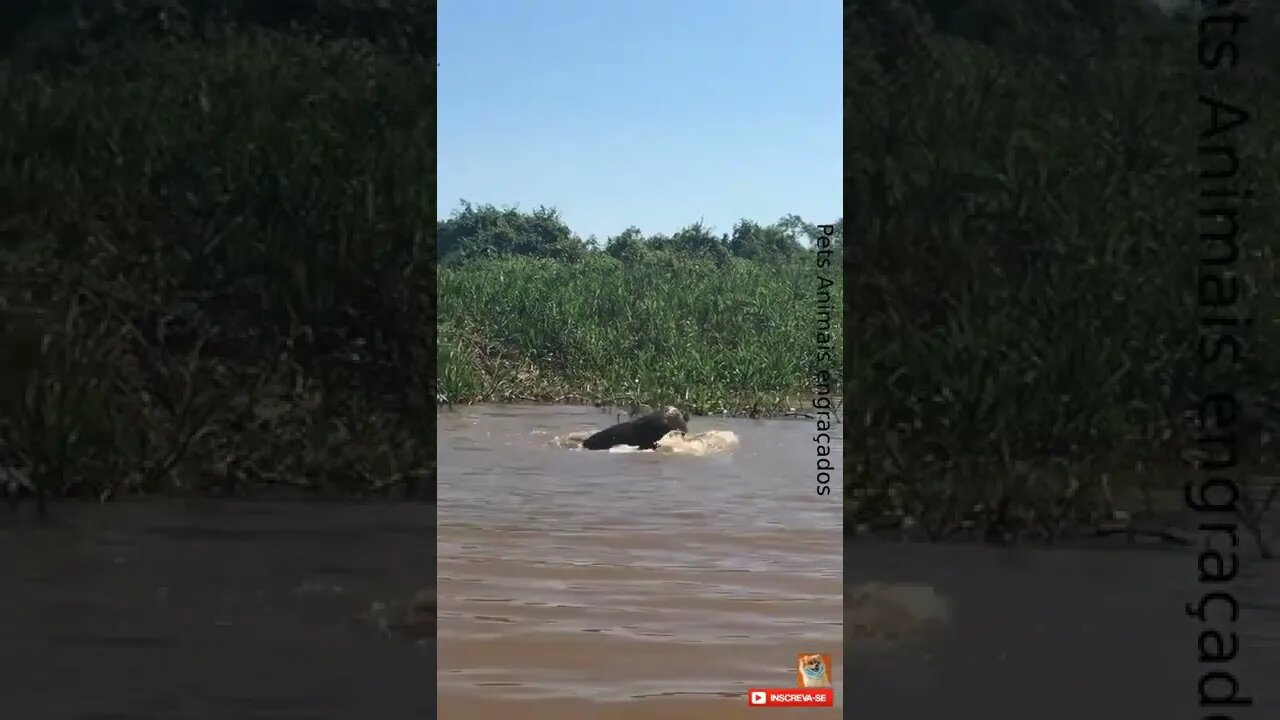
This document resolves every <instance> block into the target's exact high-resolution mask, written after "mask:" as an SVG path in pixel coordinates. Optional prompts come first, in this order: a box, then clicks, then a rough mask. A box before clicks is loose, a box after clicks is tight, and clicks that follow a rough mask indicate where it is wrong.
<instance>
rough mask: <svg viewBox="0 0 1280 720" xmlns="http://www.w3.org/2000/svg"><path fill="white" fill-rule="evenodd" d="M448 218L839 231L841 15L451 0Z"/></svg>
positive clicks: (744, 2)
mask: <svg viewBox="0 0 1280 720" xmlns="http://www.w3.org/2000/svg"><path fill="white" fill-rule="evenodd" d="M438 12H439V15H438V18H439V35H438V38H439V40H438V46H439V55H440V58H439V59H440V68H439V69H438V71H437V72H438V73H439V79H438V82H439V85H438V97H439V103H438V107H439V114H438V118H439V125H438V138H439V142H438V146H439V161H438V175H437V177H438V182H439V191H438V192H439V195H438V199H439V215H440V217H441V218H444V217H448V215H449V214H450V213H451V212H452V211H453V210H455V209H457V208H458V205H459V199H463V198H465V199H466V200H468V201H470V202H473V203H477V204H482V203H493V204H495V205H499V206H507V205H518V206H519V207H520V208H521V209H522V210H532V209H533V208H535V207H536V206H538V205H548V206H555V207H557V208H558V209H559V210H560V211H561V214H562V216H563V217H564V219H565V222H566V223H567V224H568V225H569V227H570V228H571V229H572V230H573V231H574V232H576V233H578V234H579V235H581V236H582V237H584V238H585V237H587V236H589V235H592V234H594V235H596V236H598V238H599V239H600V241H601V242H603V241H604V240H605V239H606V238H607V237H609V236H611V235H616V234H618V233H619V232H621V231H622V230H623V229H625V228H626V227H627V226H628V225H636V226H638V227H640V229H641V230H643V231H644V232H645V233H646V234H652V233H659V232H661V233H672V232H674V231H676V230H678V229H679V228H681V227H683V226H685V225H688V224H690V223H693V222H696V221H698V220H699V219H702V220H703V221H704V222H706V223H707V224H709V225H712V226H714V228H715V230H716V231H717V232H729V231H730V230H731V229H732V226H733V224H734V223H735V222H736V221H737V220H738V219H739V218H743V217H746V218H749V219H751V220H755V221H757V222H761V223H770V222H774V221H775V220H777V219H778V218H779V217H781V216H782V215H785V214H787V213H796V214H798V215H800V216H801V217H803V218H804V219H805V220H808V221H810V222H829V221H831V220H834V219H835V218H837V217H839V216H840V215H841V212H842V210H841V208H842V203H841V166H842V158H843V144H842V139H841V112H842V103H841V82H840V80H841V5H840V3H838V2H835V0H440V2H439V5H438Z"/></svg>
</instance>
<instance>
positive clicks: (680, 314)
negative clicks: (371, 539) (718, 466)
mask: <svg viewBox="0 0 1280 720" xmlns="http://www.w3.org/2000/svg"><path fill="white" fill-rule="evenodd" d="M836 276H837V278H839V274H838V273H837V274H836ZM438 280H439V311H440V326H439V332H438V337H437V342H438V346H437V353H438V354H437V373H438V379H437V387H438V392H439V397H440V398H441V399H443V400H446V401H451V402H504V401H521V402H529V401H534V402H542V401H547V402H564V401H576V402H583V403H591V404H599V405H612V406H617V407H632V406H636V405H640V404H647V405H651V406H660V405H664V404H674V405H679V406H680V407H681V408H684V409H687V410H688V411H689V412H691V413H694V414H699V415H714V414H734V415H762V416H767V415H780V414H785V413H788V412H792V411H796V410H802V409H803V408H804V407H806V406H808V405H809V402H810V400H811V398H812V397H813V393H814V389H813V382H814V381H813V378H814V376H815V374H816V372H817V370H818V369H820V368H825V369H827V371H828V372H829V374H830V377H831V384H832V389H833V390H836V391H838V389H839V388H840V387H841V383H840V378H841V377H842V376H843V364H844V360H843V356H842V354H841V353H839V352H838V351H837V352H834V353H830V354H829V355H830V356H829V357H820V356H819V355H818V348H817V346H816V345H815V340H814V333H815V330H816V329H817V318H816V309H815V306H814V305H813V303H812V302H810V301H809V300H808V299H807V298H809V297H811V296H812V294H813V290H814V281H813V267H812V265H811V264H808V263H806V262H804V261H803V260H792V261H787V262H779V263H777V264H767V263H763V262H757V261H749V260H743V259H737V258H735V259H731V260H728V261H726V262H724V263H721V264H717V263H716V262H714V261H712V260H707V259H702V258H698V257H695V256H688V257H676V256H669V255H655V256H653V257H650V258H647V259H634V260H629V261H628V262H625V263H624V262H622V261H619V260H617V259H615V258H613V257H610V256H608V255H605V254H603V253H595V254H593V255H591V256H589V257H587V258H584V259H582V260H580V261H578V262H573V263H569V262H562V261H557V260H546V259H534V258H502V259H494V260H489V261H477V262H472V263H468V264H466V265H464V266H460V267H450V266H442V267H441V268H440V270H439V273H438ZM831 292H832V295H833V297H834V302H835V304H834V307H835V308H837V310H836V311H835V314H836V317H834V318H829V319H830V322H831V333H832V337H833V342H832V344H833V345H834V347H837V348H839V347H842V342H843V340H842V338H843V332H842V330H841V327H842V323H841V322H840V318H839V317H838V315H839V311H838V308H840V307H841V305H840V302H841V300H840V298H841V297H843V282H842V281H840V282H837V283H836V285H835V286H834V287H833V288H832V289H831ZM516 319H518V322H517V321H515V320H516Z"/></svg>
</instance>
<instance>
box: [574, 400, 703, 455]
mask: <svg viewBox="0 0 1280 720" xmlns="http://www.w3.org/2000/svg"><path fill="white" fill-rule="evenodd" d="M688 419H689V416H688V415H685V414H684V413H683V412H681V411H680V409H679V408H676V407H672V406H670V405H668V406H667V407H666V408H663V409H662V410H657V411H654V412H651V413H649V414H648V415H645V416H643V417H638V418H635V419H633V420H628V421H626V422H624V423H618V424H617V425H614V426H612V427H607V428H605V429H604V430H601V431H600V432H598V433H596V434H594V435H592V436H591V437H589V438H587V439H586V440H583V441H582V447H583V448H585V449H587V450H608V449H609V448H611V447H614V446H616V445H632V446H635V447H638V448H640V449H641V450H653V449H654V448H655V447H657V443H658V441H659V440H661V439H662V437H663V436H665V435H666V434H667V433H669V432H671V431H672V430H679V431H680V432H683V433H687V432H689V426H688V424H687V421H688Z"/></svg>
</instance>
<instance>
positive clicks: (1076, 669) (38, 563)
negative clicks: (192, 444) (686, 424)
mask: <svg viewBox="0 0 1280 720" xmlns="http://www.w3.org/2000/svg"><path fill="white" fill-rule="evenodd" d="M612 420H613V416H611V415H608V416H606V415H603V414H601V413H599V412H598V411H596V410H594V409H585V408H563V407H561V408H537V407H480V408H460V409H458V410H455V411H452V412H446V413H442V414H441V415H440V433H439V462H440V465H439V475H440V480H439V489H438V502H439V508H438V526H439V534H438V537H437V532H436V530H437V508H435V507H433V506H430V505H425V504H411V503H391V504H388V503H366V504H353V503H311V502H292V503H290V502H258V501H146V502H133V503H116V504H111V505H106V506H98V505H90V504H85V505H76V504H71V503H63V504H60V505H58V506H56V508H55V509H56V510H57V512H58V516H57V520H56V522H53V523H49V524H40V523H36V522H35V521H34V520H32V519H31V518H30V517H29V509H28V510H27V511H24V512H21V513H19V514H18V515H12V514H10V513H8V512H7V511H3V510H0V569H2V570H3V573H4V574H3V575H2V576H0V717H3V718H6V719H7V718H19V719H21V720H46V719H48V720H55V719H56V720H62V719H64V718H67V719H84V720H94V719H96V720H106V719H107V718H112V719H118V720H124V719H125V718H138V719H140V720H149V719H152V718H154V719H157V720H158V719H160V718H164V719H165V720H182V719H185V718H191V719H197V718H199V719H209V720H241V719H243V720H265V719H268V718H272V719H280V720H286V719H288V720H300V719H303V718H306V719H309V720H336V719H338V718H343V719H345V718H351V719H352V720H366V719H373V720H384V719H385V720H399V719H400V718H405V719H406V720H407V719H410V718H414V719H421V718H432V717H440V718H445V719H446V720H453V719H454V718H458V719H465V720H474V719H482V718H520V719H522V720H544V719H551V718H555V719H556V720H578V719H584V720H595V719H599V720H663V719H666V718H671V719H673V720H683V719H693V718H710V719H712V720H716V719H721V718H745V717H777V718H786V717H799V718H806V717H807V718H815V719H816V718H822V717H849V718H870V719H872V720H915V719H920V720H930V719H932V718H948V719H956V720H961V719H966V718H975V719H976V718H997V719H1000V720H1003V719H1004V718H1008V719H1009V720H1020V719H1021V718H1037V720H1058V719H1061V720H1069V719H1075V718H1090V719H1093V720H1111V719H1112V718H1115V719H1116V720H1119V719H1121V718H1133V717H1143V718H1146V717H1152V718H1154V717H1202V716H1204V715H1206V714H1208V713H1206V712H1201V711H1200V710H1199V709H1198V708H1197V707H1196V705H1195V703H1196V698H1195V682H1196V679H1197V673H1199V672H1201V671H1202V668H1199V667H1198V666H1197V663H1196V654H1197V647H1196V642H1197V637H1196V633H1197V632H1198V630H1199V628H1198V626H1197V625H1196V624H1195V623H1193V622H1191V621H1190V620H1189V619H1188V618H1187V617H1186V615H1185V614H1184V612H1183V607H1184V605H1185V603H1187V602H1188V601H1191V600H1194V599H1195V598H1196V597H1198V593H1200V592H1201V591H1202V588H1200V587H1198V586H1197V584H1196V582H1195V572H1196V564H1195V558H1194V557H1193V556H1192V555H1190V554H1188V553H1187V551H1186V550H1185V549H1176V550H1165V549H1159V548H1138V549H1131V548H1126V547H1124V546H1123V543H1107V544H1105V545H1102V544H1100V545H1096V546H1094V545H1085V546H1080V547H1073V548H1053V549H1045V548H1030V547H1028V548H1021V549H1000V548H990V547H978V546H961V545H948V546H927V545H908V544H894V543H884V542H872V541H869V540H858V541H855V542H853V543H851V544H849V545H844V544H843V542H842V540H843V539H842V536H841V534H840V514H839V508H838V505H837V504H836V503H834V502H831V501H830V498H824V497H819V496H818V495H816V493H814V492H813V489H812V487H813V480H812V477H811V471H810V468H811V465H812V462H813V450H812V442H811V441H810V437H811V436H812V430H811V425H810V424H809V423H808V422H806V421H802V420H773V421H764V422H756V421H749V420H720V419H713V418H700V417H696V418H694V419H693V425H692V427H691V430H694V431H695V432H696V431H703V430H710V429H718V430H727V431H731V432H732V433H734V434H735V435H736V437H737V439H738V441H739V442H738V445H737V447H736V448H733V449H732V450H731V451H729V452H721V453H712V454H709V455H705V456H699V455H696V454H684V455H676V454H670V453H666V454H664V453H661V452H658V453H603V452H581V451H574V450H569V449H566V448H564V447H561V446H559V445H558V444H556V443H555V442H554V439H555V437H556V436H558V435H563V434H564V433H567V432H570V431H574V430H586V429H589V428H591V427H598V426H600V425H603V424H607V423H608V422H611V421H612ZM838 457H839V456H837V458H838ZM437 553H438V555H439V564H438V567H437V564H436V562H437V558H436V555H437ZM842 560H843V561H844V562H845V565H844V567H845V568H847V576H845V577H844V579H843V582H842V579H841V578H842V564H841V561H842ZM437 576H438V589H439V597H438V613H439V616H438V618H436V617H435V612H436V611H435V609H433V608H431V607H430V604H429V603H425V604H424V605H423V606H421V607H417V608H416V609H415V608H413V607H412V601H411V598H413V597H414V596H415V594H418V593H421V592H422V591H426V593H427V594H428V595H429V594H430V591H431V590H432V585H433V583H434V582H437ZM1232 589H1233V592H1235V593H1236V595H1237V596H1238V598H1239V600H1240V603H1241V619H1240V622H1239V624H1238V626H1237V630H1238V632H1239V634H1240V652H1239V657H1238V660H1237V661H1236V662H1234V663H1233V664H1232V666H1231V669H1232V670H1233V671H1234V672H1236V673H1237V674H1238V675H1239V677H1240V682H1241V687H1242V688H1243V689H1244V690H1245V691H1246V692H1247V693H1248V694H1250V695H1251V696H1252V697H1253V699H1254V702H1255V705H1254V706H1253V707H1251V708H1243V709H1240V710H1239V712H1238V713H1237V714H1235V715H1233V716H1231V717H1239V718H1251V719H1254V720H1274V719H1276V718H1280V690H1278V688H1280V684H1278V683H1277V682H1276V678H1280V564H1277V563H1276V562H1274V561H1273V562H1255V561H1250V562H1248V563H1247V564H1246V565H1245V567H1244V568H1243V570H1242V576H1241V578H1240V579H1239V580H1238V581H1237V582H1236V583H1235V584H1234V586H1233V588H1232ZM842 593H847V594H848V597H849V602H848V603H846V604H843V605H842V597H841V595H842ZM406 608H407V609H406ZM397 620H399V621H400V622H399V623H397V622H396V621H397ZM389 625H390V626H391V627H388V626H389ZM436 633H438V641H437V639H436V638H435V637H434V634H436ZM846 634H847V635H848V640H849V647H850V651H849V653H850V654H849V655H848V656H847V657H846V656H845V655H844V654H843V649H842V640H843V639H844V638H845V635H846ZM797 652H830V653H832V654H833V655H834V658H833V659H834V664H835V670H836V681H837V688H836V690H837V701H838V703H839V705H840V707H838V708H834V709H827V710H815V709H803V710H775V709H771V710H769V711H768V712H767V713H764V715H760V712H761V711H759V710H757V709H752V708H748V707H747V705H746V701H745V699H744V697H743V693H745V691H746V689H747V688H748V687H751V686H762V685H763V686H770V685H778V686H787V685H791V684H793V683H794V674H793V673H794V670H793V669H792V665H791V663H793V662H794V657H795V654H796V653H797ZM437 684H438V687H437Z"/></svg>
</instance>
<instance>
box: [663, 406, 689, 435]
mask: <svg viewBox="0 0 1280 720" xmlns="http://www.w3.org/2000/svg"><path fill="white" fill-rule="evenodd" d="M662 416H663V419H665V420H666V421H667V426H668V427H673V428H678V429H679V430H680V431H681V432H686V433H687V432H689V414H688V413H686V412H684V411H683V410H681V409H680V408H678V407H676V406H674V405H668V406H667V407H666V408H664V409H663V411H662Z"/></svg>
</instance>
